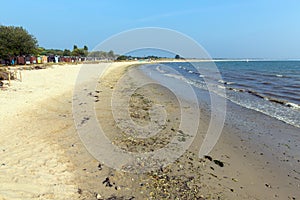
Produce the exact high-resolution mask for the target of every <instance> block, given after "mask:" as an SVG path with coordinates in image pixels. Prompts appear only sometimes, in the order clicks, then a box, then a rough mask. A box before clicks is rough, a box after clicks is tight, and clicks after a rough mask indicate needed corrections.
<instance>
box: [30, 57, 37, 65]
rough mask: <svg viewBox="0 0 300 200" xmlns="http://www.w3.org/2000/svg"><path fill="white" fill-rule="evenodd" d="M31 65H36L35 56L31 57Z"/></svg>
mask: <svg viewBox="0 0 300 200" xmlns="http://www.w3.org/2000/svg"><path fill="white" fill-rule="evenodd" d="M30 63H31V64H36V57H35V56H30Z"/></svg>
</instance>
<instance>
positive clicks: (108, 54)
mask: <svg viewBox="0 0 300 200" xmlns="http://www.w3.org/2000/svg"><path fill="white" fill-rule="evenodd" d="M107 57H108V58H111V59H113V58H114V57H115V54H114V52H113V51H112V50H110V51H109V52H108V53H107Z"/></svg>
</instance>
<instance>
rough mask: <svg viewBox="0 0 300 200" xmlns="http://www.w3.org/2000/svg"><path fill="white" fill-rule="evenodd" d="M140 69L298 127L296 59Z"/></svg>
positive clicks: (173, 64) (176, 64)
mask: <svg viewBox="0 0 300 200" xmlns="http://www.w3.org/2000/svg"><path fill="white" fill-rule="evenodd" d="M141 69H142V70H143V71H144V73H146V74H147V75H151V78H153V79H156V80H157V81H159V80H161V78H163V79H174V80H180V81H184V82H185V83H188V84H190V85H191V86H192V87H193V88H195V89H199V90H208V88H210V90H209V91H210V92H214V93H216V94H218V95H221V96H223V97H224V98H226V99H227V100H229V101H231V102H233V103H235V104H238V105H240V106H242V107H245V108H248V109H252V110H256V111H258V112H261V113H264V114H266V115H268V116H271V117H273V118H276V119H278V120H281V121H284V122H286V123H288V124H290V125H293V126H295V127H298V128H300V61H216V62H191V63H189V62H170V63H161V64H147V65H143V66H142V67H141ZM208 82H209V84H212V85H214V87H208V86H207V83H208ZM213 88H216V89H213ZM217 88H222V89H223V90H224V91H225V92H226V93H219V92H218V91H219V90H218V89H217Z"/></svg>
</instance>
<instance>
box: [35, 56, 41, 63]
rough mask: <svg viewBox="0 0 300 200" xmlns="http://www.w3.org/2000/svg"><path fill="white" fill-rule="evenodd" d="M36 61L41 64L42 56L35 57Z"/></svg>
mask: <svg viewBox="0 0 300 200" xmlns="http://www.w3.org/2000/svg"><path fill="white" fill-rule="evenodd" d="M36 61H37V63H38V64H41V63H42V57H41V56H39V57H37V58H36Z"/></svg>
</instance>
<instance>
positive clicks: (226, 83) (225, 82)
mask: <svg viewBox="0 0 300 200" xmlns="http://www.w3.org/2000/svg"><path fill="white" fill-rule="evenodd" d="M218 82H219V83H223V84H224V85H232V84H234V83H235V82H227V81H224V80H218Z"/></svg>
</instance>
